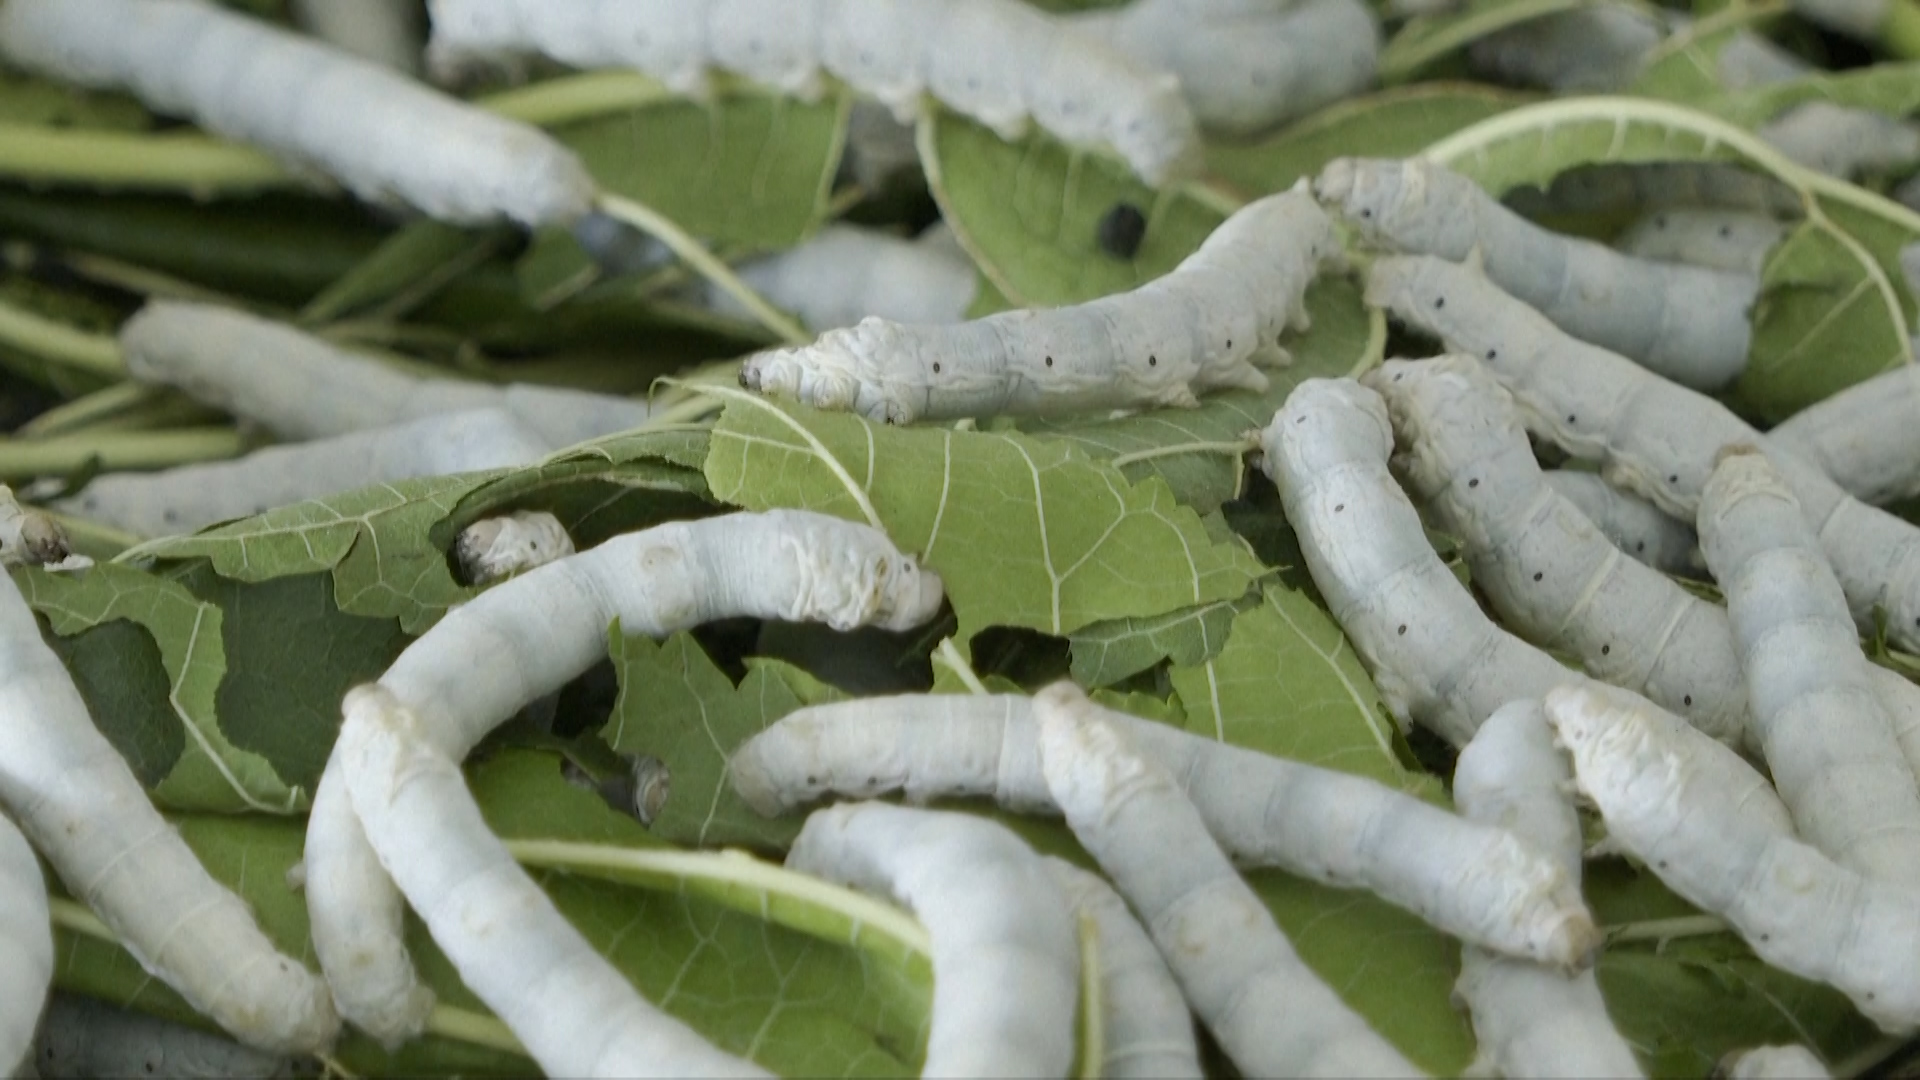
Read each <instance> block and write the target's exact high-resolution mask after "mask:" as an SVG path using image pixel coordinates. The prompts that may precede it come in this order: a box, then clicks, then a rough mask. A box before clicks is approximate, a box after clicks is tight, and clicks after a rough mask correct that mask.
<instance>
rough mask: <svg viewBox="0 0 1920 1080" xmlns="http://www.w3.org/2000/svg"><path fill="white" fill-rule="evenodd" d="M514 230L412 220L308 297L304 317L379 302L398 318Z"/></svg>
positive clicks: (317, 318) (323, 318) (324, 319)
mask: <svg viewBox="0 0 1920 1080" xmlns="http://www.w3.org/2000/svg"><path fill="white" fill-rule="evenodd" d="M512 235H513V234H512V233H511V232H510V231H509V230H507V229H506V228H504V227H499V228H492V229H480V230H472V229H462V228H458V227H456V226H453V225H448V224H445V223H444V222H439V221H435V220H433V219H432V218H421V219H419V220H418V221H414V222H410V223H409V224H407V225H403V226H401V227H400V228H399V229H398V230H396V231H395V232H394V233H393V234H392V235H391V236H389V237H387V238H386V239H385V240H384V241H382V242H381V244H380V246H379V247H377V248H374V249H373V251H372V252H371V253H369V254H368V255H367V257H366V259H364V260H363V261H361V262H360V263H358V264H356V265H355V266H354V268H353V269H351V270H349V271H347V272H346V273H345V274H342V275H340V277H339V278H337V279H336V280H335V281H334V282H333V284H331V285H329V286H327V287H326V288H325V289H324V290H322V291H321V292H320V294H319V295H318V296H315V297H314V298H313V299H312V300H310V301H308V302H307V305H306V307H304V308H302V309H301V310H300V321H301V322H302V323H305V324H308V325H319V324H325V323H329V322H332V321H334V320H335V319H339V318H341V317H343V316H346V315H350V314H353V313H355V312H359V311H363V310H365V309H367V308H371V307H374V306H375V305H379V306H380V310H379V314H380V315H381V316H384V317H386V318H397V317H398V316H400V315H403V314H405V313H406V312H408V311H410V310H411V309H412V308H414V307H417V306H418V305H419V304H421V303H422V302H424V301H425V300H426V299H427V297H429V296H431V295H432V294H433V293H434V292H435V291H437V289H438V288H439V287H441V286H444V285H446V284H447V283H448V282H449V281H450V280H451V278H452V277H454V276H457V275H458V274H459V273H460V272H461V271H463V270H465V269H466V268H468V267H470V266H472V265H474V264H475V263H477V262H479V261H480V260H482V259H484V258H485V257H487V256H488V255H491V254H493V252H494V251H496V250H497V249H499V248H501V247H503V246H505V243H506V241H507V240H508V238H509V237H511V236H512Z"/></svg>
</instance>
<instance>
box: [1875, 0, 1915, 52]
mask: <svg viewBox="0 0 1920 1080" xmlns="http://www.w3.org/2000/svg"><path fill="white" fill-rule="evenodd" d="M1880 44H1881V45H1882V46H1883V47H1884V48H1885V49H1886V50H1887V51H1888V52H1890V53H1892V54H1893V55H1895V56H1897V57H1899V58H1900V59H1902V60H1914V59H1920V4H1916V3H1914V0H1889V2H1888V4H1887V20H1886V22H1884V23H1881V24H1880Z"/></svg>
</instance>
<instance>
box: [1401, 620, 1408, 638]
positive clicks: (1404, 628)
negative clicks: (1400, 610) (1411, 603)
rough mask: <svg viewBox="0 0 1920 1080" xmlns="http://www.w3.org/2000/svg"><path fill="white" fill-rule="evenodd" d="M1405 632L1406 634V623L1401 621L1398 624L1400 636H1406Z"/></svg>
mask: <svg viewBox="0 0 1920 1080" xmlns="http://www.w3.org/2000/svg"><path fill="white" fill-rule="evenodd" d="M1406 634H1407V624H1406V623H1401V624H1400V636H1401V637H1405V636H1406Z"/></svg>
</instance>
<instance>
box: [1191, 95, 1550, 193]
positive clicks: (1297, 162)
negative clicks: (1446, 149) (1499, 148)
mask: <svg viewBox="0 0 1920 1080" xmlns="http://www.w3.org/2000/svg"><path fill="white" fill-rule="evenodd" d="M1538 98H1539V95H1537V94H1526V93H1521V92H1519V91H1514V90H1502V89H1499V88H1497V87H1492V86H1486V85H1483V84H1481V83H1467V82H1428V83H1418V84H1416V85H1412V86H1400V87H1394V88H1393V89H1390V90H1381V91H1378V92H1376V93H1372V94H1367V95H1365V96H1362V97H1356V98H1348V99H1347V100H1345V101H1341V102H1336V103H1335V104H1333V105H1330V106H1328V107H1327V108H1324V109H1322V110H1320V111H1319V112H1317V113H1314V114H1313V115H1312V116H1308V117H1305V118H1304V119H1301V120H1299V121H1297V122H1295V123H1293V124H1290V125H1288V126H1287V127H1285V128H1282V129H1281V130H1280V131H1279V132H1277V133H1276V134H1274V135H1272V136H1270V137H1268V138H1265V139H1261V140H1259V141H1258V142H1234V143H1226V142H1213V143H1209V144H1208V145H1207V172H1208V173H1209V174H1211V175H1213V176H1217V177H1219V178H1220V179H1222V180H1225V181H1227V182H1228V183H1230V184H1232V185H1233V186H1234V187H1235V188H1237V189H1239V190H1240V191H1241V192H1242V193H1243V194H1245V195H1246V196H1248V197H1249V198H1251V197H1257V196H1260V195H1266V194H1269V193H1271V192H1276V191H1285V190H1286V189H1288V188H1290V187H1292V186H1293V185H1294V183H1295V181H1298V180H1300V179H1301V178H1303V177H1309V178H1310V177H1313V176H1315V175H1318V174H1319V172H1320V169H1321V168H1322V167H1323V166H1325V165H1326V164H1327V162H1329V161H1332V160H1333V159H1334V158H1337V157H1408V156H1410V155H1412V154H1415V153H1418V152H1419V151H1420V150H1421V148H1423V147H1425V146H1427V145H1428V144H1429V143H1432V142H1433V141H1434V140H1436V139H1440V138H1444V137H1445V136H1448V135H1451V134H1453V133H1454V132H1456V131H1459V130H1460V129H1461V128H1464V127H1468V126H1469V125H1472V124H1477V123H1479V122H1480V121H1482V120H1485V119H1487V118H1488V117H1490V116H1497V115H1499V114H1500V113H1503V112H1506V111H1507V110H1508V109H1512V108H1515V107H1517V106H1520V105H1524V104H1526V103H1527V102H1530V101H1536V100H1538Z"/></svg>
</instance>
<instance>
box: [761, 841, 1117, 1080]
mask: <svg viewBox="0 0 1920 1080" xmlns="http://www.w3.org/2000/svg"><path fill="white" fill-rule="evenodd" d="M787 869H789V870H798V871H800V872H802V873H806V874H812V875H814V876H816V877H822V878H826V879H827V880H829V881H835V882H839V883H840V884H842V885H850V886H852V887H854V888H856V889H861V890H863V891H866V892H872V893H880V894H882V895H885V896H890V897H892V898H893V899H895V900H897V901H899V902H900V903H901V904H903V905H905V906H906V907H907V908H908V909H910V910H911V911H912V912H913V913H914V915H915V916H916V917H917V918H918V919H919V920H920V922H921V923H922V924H923V925H924V926H926V928H927V936H928V937H929V938H931V939H932V942H933V949H932V952H933V1018H932V1020H931V1022H930V1024H929V1025H928V1031H927V1060H926V1065H925V1067H924V1068H923V1069H922V1070H921V1075H922V1076H952V1077H974V1076H1065V1075H1066V1074H1067V1069H1068V1067H1069V1066H1071V1065H1072V1064H1073V1042H1074V1037H1073V1036H1074V1022H1073V1021H1074V1011H1075V1008H1076V1007H1077V1005H1078V1004H1079V1000H1080V949H1079V943H1078V937H1077V936H1076V934H1075V930H1074V923H1073V918H1072V916H1071V914H1070V911H1069V909H1068V906H1067V903H1066V898H1065V897H1064V896H1063V895H1062V894H1061V892H1060V887H1059V886H1058V885H1057V884H1055V880H1054V877H1053V873H1052V872H1051V871H1050V870H1048V868H1047V864H1045V863H1043V862H1041V861H1040V857H1039V856H1038V855H1035V854H1034V852H1033V849H1032V848H1030V847H1028V846H1027V845H1026V843H1025V842H1024V841H1022V840H1021V839H1020V838H1019V837H1017V836H1015V835H1014V834H1013V833H1012V832H1011V831H1009V830H1008V829H1007V827H1006V826H1004V825H1001V824H998V823H996V822H992V821H987V820H985V819H982V818H976V817H970V816H968V815H966V814H958V813H951V812H942V811H937V810H915V809H909V808H906V807H899V806H889V805H887V804H886V803H842V804H840V805H839V806H833V807H828V808H827V809H824V810H816V811H814V813H813V814H812V815H811V816H809V817H808V818H807V823H806V825H805V826H804V827H802V828H801V830H800V835H799V836H798V837H797V838H795V839H794V841H793V847H792V849H791V850H789V851H788V852H787Z"/></svg>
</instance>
